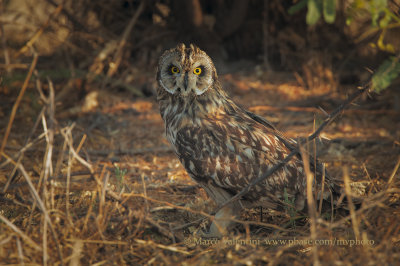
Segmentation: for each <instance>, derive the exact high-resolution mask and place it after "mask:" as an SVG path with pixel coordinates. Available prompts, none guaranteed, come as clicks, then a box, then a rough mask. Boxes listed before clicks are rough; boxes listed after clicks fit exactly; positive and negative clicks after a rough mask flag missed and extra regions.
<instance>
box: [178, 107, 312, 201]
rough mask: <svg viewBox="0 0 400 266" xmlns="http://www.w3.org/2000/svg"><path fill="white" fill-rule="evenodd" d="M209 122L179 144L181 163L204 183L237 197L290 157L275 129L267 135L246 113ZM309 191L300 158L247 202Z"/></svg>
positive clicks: (188, 130)
mask: <svg viewBox="0 0 400 266" xmlns="http://www.w3.org/2000/svg"><path fill="white" fill-rule="evenodd" d="M208 122H209V123H203V125H204V126H202V127H189V126H187V127H184V128H182V129H180V130H179V131H178V132H177V137H176V142H175V147H176V152H177V154H178V156H179V158H180V160H181V162H182V163H183V165H184V166H185V168H186V170H187V172H188V173H189V174H190V176H191V177H192V178H193V179H195V180H196V181H197V182H199V183H203V184H207V183H208V182H209V181H212V182H214V183H215V184H216V185H217V186H219V187H221V188H224V189H226V190H227V191H230V192H232V194H236V193H237V192H239V191H240V190H241V189H243V188H244V187H246V186H247V185H248V184H249V183H250V182H251V181H252V180H254V179H255V178H257V177H259V176H261V175H262V174H263V173H265V172H266V171H267V170H268V169H269V168H271V167H272V166H273V165H275V164H277V163H278V162H279V161H281V160H282V159H283V158H284V157H285V156H286V155H287V154H289V153H290V150H289V149H288V148H287V147H286V146H285V145H284V144H283V143H282V142H281V141H280V140H279V138H278V137H276V136H275V135H274V130H273V129H272V128H269V129H266V128H265V126H263V125H261V124H259V123H257V122H256V121H254V120H252V119H250V118H249V117H247V116H246V115H244V114H243V113H242V114H235V115H234V116H232V115H230V116H226V117H222V118H220V120H219V121H208ZM300 176H302V177H301V178H300ZM304 185H305V182H304V178H303V168H302V164H301V162H300V161H298V160H297V159H296V158H294V159H293V160H292V161H290V162H289V163H288V164H286V165H285V166H284V167H283V168H282V169H281V170H279V171H277V172H276V173H275V174H274V175H272V176H270V177H269V178H267V179H266V180H265V181H264V182H262V183H261V184H258V185H256V186H255V187H254V188H253V189H252V191H251V192H250V193H248V194H247V195H246V196H245V198H246V199H250V200H258V199H260V198H261V197H264V196H266V195H268V194H271V195H276V194H277V193H278V194H279V193H283V191H284V189H286V190H287V193H288V194H289V195H295V194H296V193H297V192H298V191H302V190H304ZM278 196H279V195H278Z"/></svg>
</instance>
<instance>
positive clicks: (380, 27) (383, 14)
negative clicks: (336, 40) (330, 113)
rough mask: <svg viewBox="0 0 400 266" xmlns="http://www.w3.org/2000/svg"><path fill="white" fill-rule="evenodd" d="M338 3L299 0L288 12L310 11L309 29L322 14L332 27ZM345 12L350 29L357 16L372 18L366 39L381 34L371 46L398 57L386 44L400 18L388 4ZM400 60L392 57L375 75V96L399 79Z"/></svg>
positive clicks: (361, 3) (374, 2)
mask: <svg viewBox="0 0 400 266" xmlns="http://www.w3.org/2000/svg"><path fill="white" fill-rule="evenodd" d="M336 1H338V0H300V1H299V2H297V3H296V4H295V5H293V6H292V7H291V8H289V10H288V12H289V14H294V13H296V12H298V11H300V10H302V9H304V8H306V7H307V15H306V22H307V24H308V25H314V24H316V23H317V22H318V21H319V19H320V17H321V13H322V14H323V18H324V20H325V22H327V23H333V22H335V17H336ZM346 12H347V19H346V23H347V25H350V24H351V22H353V21H354V19H355V18H356V17H357V16H364V17H365V16H369V17H370V19H371V28H370V29H369V30H367V31H366V33H365V34H363V36H368V35H369V34H371V33H376V32H378V31H379V38H378V40H377V42H376V43H371V44H370V45H371V46H372V47H376V48H377V49H379V50H381V51H385V52H389V53H395V48H394V47H393V45H392V44H390V43H384V37H385V34H386V32H387V30H388V29H393V28H400V17H399V16H398V15H397V14H395V13H393V12H392V11H391V10H390V7H389V6H388V1H387V0H354V1H353V2H352V3H351V4H350V6H349V7H348V9H347V10H346ZM363 36H361V37H360V39H362V38H363ZM399 57H400V55H398V56H397V57H396V56H392V57H390V58H389V59H387V60H385V61H384V62H383V63H382V65H380V66H379V68H378V70H377V71H376V73H375V74H374V75H373V77H372V87H373V89H374V90H375V91H376V92H380V91H382V90H383V89H385V88H387V87H388V86H389V85H390V84H391V83H392V82H393V80H394V79H396V78H397V77H398V76H399V75H400V62H399Z"/></svg>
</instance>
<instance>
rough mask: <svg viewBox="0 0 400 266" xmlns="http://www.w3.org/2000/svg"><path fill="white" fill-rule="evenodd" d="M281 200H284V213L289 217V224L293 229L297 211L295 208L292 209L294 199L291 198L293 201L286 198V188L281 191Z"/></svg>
mask: <svg viewBox="0 0 400 266" xmlns="http://www.w3.org/2000/svg"><path fill="white" fill-rule="evenodd" d="M283 198H284V202H285V206H284V208H285V210H286V212H287V213H288V214H289V216H290V221H289V224H290V225H291V226H292V227H295V226H296V223H295V222H296V217H297V216H298V215H297V210H296V208H295V207H294V205H295V204H294V201H295V198H293V199H289V196H288V193H287V191H286V188H284V189H283Z"/></svg>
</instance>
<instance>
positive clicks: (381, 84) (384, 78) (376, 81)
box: [372, 56, 400, 93]
mask: <svg viewBox="0 0 400 266" xmlns="http://www.w3.org/2000/svg"><path fill="white" fill-rule="evenodd" d="M399 75H400V62H399V57H395V56H391V57H389V59H386V60H385V61H384V62H383V64H381V65H380V66H379V68H378V70H377V71H376V72H375V73H374V75H373V76H372V89H373V90H375V91H376V92H378V93H379V92H380V91H382V90H383V89H386V88H387V87H388V86H389V85H390V84H391V83H392V81H393V80H394V79H395V78H397V77H398V76H399Z"/></svg>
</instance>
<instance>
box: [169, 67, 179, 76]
mask: <svg viewBox="0 0 400 266" xmlns="http://www.w3.org/2000/svg"><path fill="white" fill-rule="evenodd" d="M171 73H172V74H178V73H179V68H177V67H176V66H172V67H171Z"/></svg>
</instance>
